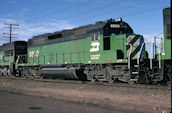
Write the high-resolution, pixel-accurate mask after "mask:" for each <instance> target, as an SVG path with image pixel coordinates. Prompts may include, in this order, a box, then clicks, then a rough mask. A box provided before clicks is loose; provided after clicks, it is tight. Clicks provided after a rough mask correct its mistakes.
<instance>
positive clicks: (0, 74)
mask: <svg viewBox="0 0 172 113" xmlns="http://www.w3.org/2000/svg"><path fill="white" fill-rule="evenodd" d="M0 76H2V68H0Z"/></svg>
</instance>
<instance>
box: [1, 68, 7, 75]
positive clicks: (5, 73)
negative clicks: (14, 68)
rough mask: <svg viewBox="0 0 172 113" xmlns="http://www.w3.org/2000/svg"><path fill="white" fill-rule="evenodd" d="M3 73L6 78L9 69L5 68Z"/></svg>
mask: <svg viewBox="0 0 172 113" xmlns="http://www.w3.org/2000/svg"><path fill="white" fill-rule="evenodd" d="M2 72H3V75H4V76H7V73H8V71H7V68H6V67H4V69H3V71H2Z"/></svg>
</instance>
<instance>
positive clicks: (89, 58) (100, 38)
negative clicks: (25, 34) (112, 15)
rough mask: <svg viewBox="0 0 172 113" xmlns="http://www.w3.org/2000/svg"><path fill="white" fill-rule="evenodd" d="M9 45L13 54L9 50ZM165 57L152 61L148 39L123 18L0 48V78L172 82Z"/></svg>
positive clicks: (160, 55) (36, 37) (49, 34)
mask: <svg viewBox="0 0 172 113" xmlns="http://www.w3.org/2000/svg"><path fill="white" fill-rule="evenodd" d="M169 39H170V40H171V38H169ZM165 40H167V39H165ZM165 43H169V42H166V41H165ZM8 45H11V47H12V48H10V49H9V48H8V47H5V46H8ZM167 45H168V44H167ZM165 50H166V49H165ZM8 51H10V52H8ZM167 51H168V50H167ZM162 55H163V54H159V55H156V58H157V59H158V60H157V59H153V60H152V59H148V53H147V51H146V50H145V42H144V38H143V36H141V35H138V34H135V33H134V32H133V30H132V28H131V27H130V26H129V25H128V24H127V23H126V22H123V21H122V19H121V18H119V20H118V21H115V20H114V19H110V20H107V21H99V22H96V23H95V24H94V25H92V24H90V25H86V26H81V27H77V28H73V29H68V30H63V31H58V32H55V33H48V34H43V35H39V36H35V37H33V38H31V39H29V40H28V42H24V41H23V42H22V41H17V42H13V43H9V44H4V45H2V46H0V75H4V76H11V75H15V76H22V77H34V78H40V77H43V78H47V77H48V78H49V77H50V78H64V79H81V80H91V81H97V80H99V81H100V80H101V81H111V82H113V81H115V80H118V81H123V82H139V83H149V82H159V81H168V80H169V73H170V71H169V70H170V68H169V66H170V65H171V64H168V66H165V65H166V64H167V63H166V62H164V60H162V59H164V58H167V57H165V55H164V56H162ZM166 55H168V54H166ZM160 58H161V61H160V60H159V59H160ZM167 59H168V60H169V59H171V58H167ZM159 62H160V63H159ZM158 64H160V65H161V66H160V65H158ZM157 66H159V67H158V69H156V67H157ZM160 67H161V68H160ZM165 67H167V68H168V69H165ZM167 70H168V72H167ZM160 72H161V74H160ZM165 73H167V74H165Z"/></svg>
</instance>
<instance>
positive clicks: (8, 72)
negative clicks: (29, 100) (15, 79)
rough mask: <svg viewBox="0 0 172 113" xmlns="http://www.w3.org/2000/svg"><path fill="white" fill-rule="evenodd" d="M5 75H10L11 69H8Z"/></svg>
mask: <svg viewBox="0 0 172 113" xmlns="http://www.w3.org/2000/svg"><path fill="white" fill-rule="evenodd" d="M7 76H9V77H11V71H10V69H8V70H7Z"/></svg>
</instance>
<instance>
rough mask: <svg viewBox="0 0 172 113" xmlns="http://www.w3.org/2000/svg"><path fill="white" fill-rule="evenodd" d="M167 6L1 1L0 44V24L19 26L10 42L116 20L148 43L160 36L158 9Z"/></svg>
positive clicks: (93, 0)
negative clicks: (121, 20) (130, 28)
mask: <svg viewBox="0 0 172 113" xmlns="http://www.w3.org/2000/svg"><path fill="white" fill-rule="evenodd" d="M169 6H170V0H1V3H0V39H1V40H0V45H1V44H2V43H5V42H8V39H7V38H4V37H2V33H3V32H8V29H5V28H3V27H5V25H4V23H13V24H19V29H18V30H17V29H16V30H14V32H13V33H18V34H19V35H18V36H17V37H18V38H15V39H13V41H14V40H27V39H28V38H31V37H32V36H35V35H38V34H43V33H49V32H54V31H58V30H63V29H70V28H73V27H77V26H81V25H86V24H93V23H95V22H96V21H100V20H101V21H103V20H107V19H109V18H114V19H116V20H117V19H118V17H122V18H123V21H125V22H127V23H128V24H129V25H130V26H131V27H132V28H133V30H134V32H135V33H137V34H141V35H143V36H144V37H145V39H146V40H147V41H149V39H150V41H151V37H153V36H155V35H159V34H162V33H163V17H162V9H163V8H166V7H169Z"/></svg>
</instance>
